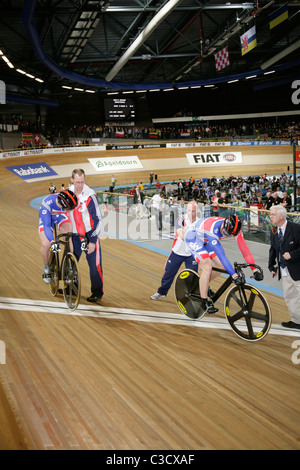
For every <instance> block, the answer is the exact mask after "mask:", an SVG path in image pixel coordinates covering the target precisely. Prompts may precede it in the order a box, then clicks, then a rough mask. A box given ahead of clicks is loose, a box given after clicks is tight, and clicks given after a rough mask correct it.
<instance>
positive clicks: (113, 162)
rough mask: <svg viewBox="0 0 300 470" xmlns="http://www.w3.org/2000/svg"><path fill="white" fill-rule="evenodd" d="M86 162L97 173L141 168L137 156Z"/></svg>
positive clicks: (91, 159) (92, 159)
mask: <svg viewBox="0 0 300 470" xmlns="http://www.w3.org/2000/svg"><path fill="white" fill-rule="evenodd" d="M88 160H89V162H90V163H91V165H92V166H93V167H94V168H95V170H97V171H124V170H125V171H126V170H136V169H139V168H143V165H142V163H141V162H140V159H139V157H137V156H127V157H107V158H88Z"/></svg>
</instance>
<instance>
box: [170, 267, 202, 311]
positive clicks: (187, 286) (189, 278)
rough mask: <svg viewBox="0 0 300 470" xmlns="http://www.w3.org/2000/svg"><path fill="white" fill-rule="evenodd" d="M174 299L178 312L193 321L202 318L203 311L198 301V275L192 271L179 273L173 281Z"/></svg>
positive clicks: (186, 270)
mask: <svg viewBox="0 0 300 470" xmlns="http://www.w3.org/2000/svg"><path fill="white" fill-rule="evenodd" d="M174 285H175V299H176V302H177V305H178V307H179V310H180V311H181V312H182V313H184V315H186V316H188V317H189V318H192V319H193V320H196V319H200V318H202V317H203V315H204V313H205V311H204V309H202V308H201V305H200V302H199V300H197V298H200V292H199V275H198V273H196V272H195V271H193V270H192V269H185V270H184V271H181V272H180V273H179V274H178V275H177V277H176V280H175V284H174Z"/></svg>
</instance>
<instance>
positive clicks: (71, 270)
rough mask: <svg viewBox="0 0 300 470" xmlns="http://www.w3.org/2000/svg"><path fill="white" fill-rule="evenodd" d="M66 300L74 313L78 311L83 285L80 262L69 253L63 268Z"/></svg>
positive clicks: (64, 260) (62, 274) (62, 275)
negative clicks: (80, 275)
mask: <svg viewBox="0 0 300 470" xmlns="http://www.w3.org/2000/svg"><path fill="white" fill-rule="evenodd" d="M61 277H62V284H63V295H64V300H65V303H66V305H67V307H68V308H69V310H71V311H72V312H73V311H74V310H76V308H77V307H78V305H79V301H80V293H81V284H80V277H79V269H78V262H77V260H76V258H75V255H74V254H73V253H67V254H66V255H65V257H64V259H63V263H62V268H61Z"/></svg>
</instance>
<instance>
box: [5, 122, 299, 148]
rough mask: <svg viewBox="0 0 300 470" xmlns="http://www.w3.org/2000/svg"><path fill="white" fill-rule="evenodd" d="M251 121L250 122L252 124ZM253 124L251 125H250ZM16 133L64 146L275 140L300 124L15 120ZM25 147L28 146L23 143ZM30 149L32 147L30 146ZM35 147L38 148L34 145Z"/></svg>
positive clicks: (290, 134) (294, 134) (296, 131)
mask: <svg viewBox="0 0 300 470" xmlns="http://www.w3.org/2000/svg"><path fill="white" fill-rule="evenodd" d="M248 121H249V122H248ZM250 121H251V122H250ZM13 124H14V129H15V131H16V132H31V133H32V134H35V133H39V134H41V135H42V136H43V137H44V138H45V140H46V141H47V142H48V143H49V144H50V145H51V146H61V145H70V144H71V145H88V144H89V143H91V141H92V139H116V138H120V139H134V140H139V139H157V140H178V139H181V140H182V139H183V140H184V139H191V140H202V139H203V140H209V139H211V140H216V139H221V140H237V139H247V138H251V139H255V140H274V139H283V140H285V139H291V138H292V137H297V136H298V138H299V134H300V122H299V123H296V122H294V121H287V122H283V121H279V120H278V119H276V120H275V119H274V118H273V119H270V120H269V121H268V120H264V121H263V120H261V121H260V120H259V121H257V122H254V121H252V120H241V121H240V122H238V121H236V120H235V121H231V123H228V122H225V121H221V122H217V121H215V122H211V123H201V124H199V123H191V124H189V125H185V126H183V125H180V126H176V125H174V124H173V125H168V126H158V125H157V126H156V127H153V126H149V127H144V126H123V125H121V124H120V126H115V125H111V126H106V125H100V124H98V125H88V124H80V125H77V124H74V125H72V126H70V127H68V128H67V127H65V126H63V125H62V124H60V123H57V124H47V123H46V124H43V123H40V122H38V121H35V122H31V121H23V120H20V119H17V120H14V123H13ZM22 145H24V146H25V144H22ZM26 145H27V146H30V145H29V144H26ZM31 146H35V143H34V142H32V144H31Z"/></svg>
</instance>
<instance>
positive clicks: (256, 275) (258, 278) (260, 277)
mask: <svg viewBox="0 0 300 470" xmlns="http://www.w3.org/2000/svg"><path fill="white" fill-rule="evenodd" d="M253 277H254V279H255V280H256V281H262V280H263V278H264V275H263V273H262V272H260V271H254V272H253Z"/></svg>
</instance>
